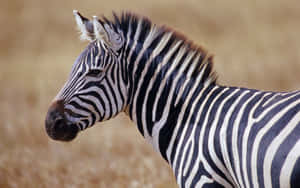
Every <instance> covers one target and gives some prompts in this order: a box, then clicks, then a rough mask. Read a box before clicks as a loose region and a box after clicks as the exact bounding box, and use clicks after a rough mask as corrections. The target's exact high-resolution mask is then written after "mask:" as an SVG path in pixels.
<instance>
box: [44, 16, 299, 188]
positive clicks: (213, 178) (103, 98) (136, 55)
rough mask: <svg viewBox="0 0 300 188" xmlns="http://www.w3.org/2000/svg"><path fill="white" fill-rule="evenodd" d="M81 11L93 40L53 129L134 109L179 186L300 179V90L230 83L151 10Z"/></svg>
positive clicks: (50, 119) (57, 133)
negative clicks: (110, 15)
mask: <svg viewBox="0 0 300 188" xmlns="http://www.w3.org/2000/svg"><path fill="white" fill-rule="evenodd" d="M74 15H75V18H76V22H77V25H78V27H79V29H80V31H81V33H82V36H81V37H82V38H83V39H87V40H90V41H91V42H90V44H89V45H88V47H87V48H86V49H85V50H84V52H82V54H81V55H80V56H79V58H78V59H77V60H76V61H75V63H74V65H73V68H72V72H71V74H70V78H69V80H68V81H67V83H66V84H65V86H64V87H63V88H62V90H61V91H60V92H59V94H58V95H57V97H56V98H55V100H54V102H53V104H52V105H51V107H50V109H49V111H48V114H47V117H46V130H47V133H48V134H49V136H50V137H52V138H53V139H57V140H63V141H69V140H72V139H74V138H75V137H76V135H77V133H78V132H79V131H80V130H84V129H85V128H87V127H90V126H92V125H93V124H95V122H97V121H104V120H108V119H110V118H111V117H113V116H115V115H117V114H118V113H119V112H122V111H124V112H125V113H126V114H128V115H129V117H130V118H131V119H132V120H133V121H134V122H135V123H136V124H137V127H138V130H139V131H140V133H141V134H142V135H143V136H144V137H145V139H146V140H147V141H148V142H149V143H151V144H152V146H153V147H154V149H155V150H156V151H157V152H159V153H160V154H161V156H162V157H163V158H164V159H165V160H166V161H167V162H168V163H169V164H170V166H171V167H172V169H173V172H174V174H175V177H176V180H177V183H178V185H179V187H222V186H223V187H299V186H300V183H299V182H298V181H297V178H299V177H300V160H299V156H300V92H285V93H279V92H265V91H258V90H252V89H246V88H238V87H226V86H221V85H219V84H217V83H216V76H215V73H214V72H213V71H212V57H211V56H210V55H208V54H207V52H206V51H205V50H203V49H201V48H199V47H197V46H195V45H193V44H192V43H191V42H188V41H187V40H186V39H185V38H184V37H182V36H180V35H179V34H177V33H175V32H174V31H172V30H170V29H167V28H166V27H160V26H156V25H155V24H152V23H151V22H150V21H149V20H147V19H146V18H141V17H138V16H135V15H133V14H129V13H124V14H123V15H122V16H121V17H118V16H116V15H114V16H115V20H114V22H112V21H109V20H108V19H106V18H103V19H101V20H100V19H98V18H97V17H94V19H93V21H90V20H88V19H87V18H84V17H83V16H81V15H80V14H79V13H78V12H77V11H74Z"/></svg>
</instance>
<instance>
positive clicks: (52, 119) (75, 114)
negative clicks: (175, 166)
mask: <svg viewBox="0 0 300 188" xmlns="http://www.w3.org/2000/svg"><path fill="white" fill-rule="evenodd" d="M74 16H75V20H76V23H77V26H78V28H79V30H80V32H81V38H82V39H86V40H89V41H90V44H89V45H88V46H87V48H86V49H85V50H84V51H83V52H82V53H81V54H80V55H79V57H78V58H77V60H76V61H75V63H74V65H73V67H72V71H71V74H70V76H69V79H68V81H67V82H66V83H65V85H64V87H63V88H62V89H61V91H60V92H59V93H58V95H57V96H56V97H55V99H54V101H53V102H52V104H51V106H50V108H49V110H48V113H47V116H46V121H45V124H46V131H47V133H48V135H49V136H50V137H51V138H53V139H55V140H62V141H70V140H72V139H74V138H75V137H76V135H77V133H78V132H79V131H80V130H84V129H85V128H87V127H90V126H92V125H93V124H94V123H95V122H97V121H104V120H107V119H109V118H111V117H113V116H115V115H116V114H117V113H119V112H121V111H123V110H124V108H125V107H126V96H127V94H126V93H127V88H126V83H125V81H124V80H125V79H123V77H124V70H123V69H124V68H125V67H124V66H123V65H122V64H121V63H122V62H121V56H122V52H123V44H124V37H123V33H122V31H121V30H120V29H118V28H117V27H116V26H115V25H114V24H113V23H111V22H110V21H108V20H107V19H105V18H103V19H104V20H100V19H98V18H97V17H96V16H94V17H93V20H88V19H87V18H85V17H83V16H82V15H80V14H79V12H78V11H74Z"/></svg>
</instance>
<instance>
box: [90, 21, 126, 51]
mask: <svg viewBox="0 0 300 188" xmlns="http://www.w3.org/2000/svg"><path fill="white" fill-rule="evenodd" d="M93 25H94V33H95V37H96V38H97V39H99V40H101V41H103V42H104V43H105V44H106V45H108V46H109V47H110V48H112V49H113V50H115V51H118V50H119V49H120V48H121V47H122V45H123V37H122V35H121V34H120V33H118V32H116V31H115V30H114V29H113V28H112V27H111V26H110V25H109V24H108V23H105V22H102V21H100V20H99V19H98V18H97V16H93Z"/></svg>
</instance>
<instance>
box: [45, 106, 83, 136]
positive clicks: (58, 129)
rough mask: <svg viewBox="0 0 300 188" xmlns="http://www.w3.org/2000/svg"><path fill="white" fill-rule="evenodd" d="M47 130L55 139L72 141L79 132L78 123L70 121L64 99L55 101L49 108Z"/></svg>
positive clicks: (46, 121)
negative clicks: (66, 116) (65, 110)
mask: <svg viewBox="0 0 300 188" xmlns="http://www.w3.org/2000/svg"><path fill="white" fill-rule="evenodd" d="M45 128H46V132H47V134H48V135H49V137H51V138H52V139H54V140H60V141H71V140H73V139H74V138H75V137H76V136H77V133H78V132H79V129H78V127H77V126H76V125H74V124H72V123H70V122H68V121H67V120H66V118H65V115H64V107H63V102H62V101H55V102H54V103H53V104H52V105H51V106H50V108H49V110H48V113H47V116H46V120H45Z"/></svg>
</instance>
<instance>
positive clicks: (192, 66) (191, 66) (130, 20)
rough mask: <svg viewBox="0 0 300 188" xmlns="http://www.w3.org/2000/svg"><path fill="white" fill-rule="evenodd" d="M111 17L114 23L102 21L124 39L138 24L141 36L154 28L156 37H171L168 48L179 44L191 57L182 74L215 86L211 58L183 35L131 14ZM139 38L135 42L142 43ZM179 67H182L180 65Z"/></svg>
mask: <svg viewBox="0 0 300 188" xmlns="http://www.w3.org/2000/svg"><path fill="white" fill-rule="evenodd" d="M113 16H114V22H111V21H110V20H108V19H107V18H105V17H103V21H104V22H106V23H108V24H109V25H111V26H112V27H113V28H114V29H115V30H116V31H118V30H121V31H122V32H123V34H124V36H125V37H126V35H127V33H128V31H129V30H131V31H132V30H136V29H137V27H138V24H139V22H140V23H141V33H142V34H143V35H147V33H149V32H150V30H151V29H153V28H156V32H157V35H160V36H164V35H171V37H170V39H169V40H172V45H170V48H171V47H172V46H174V45H175V44H176V43H178V42H180V45H181V47H183V48H184V49H185V54H186V55H187V56H189V55H191V56H192V57H191V61H188V62H186V63H188V65H186V68H185V71H184V72H186V73H187V75H186V76H187V78H191V79H200V83H204V84H205V85H211V84H216V80H217V75H216V73H215V72H214V71H213V56H212V55H211V54H208V52H207V51H206V50H205V49H204V48H202V47H200V46H198V45H196V44H194V43H193V42H192V41H191V40H188V39H187V38H186V37H185V36H184V35H183V34H181V33H179V32H177V31H175V30H173V29H171V28H169V27H167V26H165V25H163V26H157V25H156V24H154V23H152V21H151V20H150V19H148V18H147V17H144V16H139V15H137V14H134V13H131V12H123V13H122V14H121V16H118V15H117V14H116V13H115V12H113ZM133 38H134V36H130V39H133ZM140 38H141V37H139V38H138V39H137V40H138V41H136V42H141V43H142V42H143V41H139V40H140ZM127 40H128V39H127ZM180 66H184V65H183V64H181V65H180ZM199 77H200V78H199Z"/></svg>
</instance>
